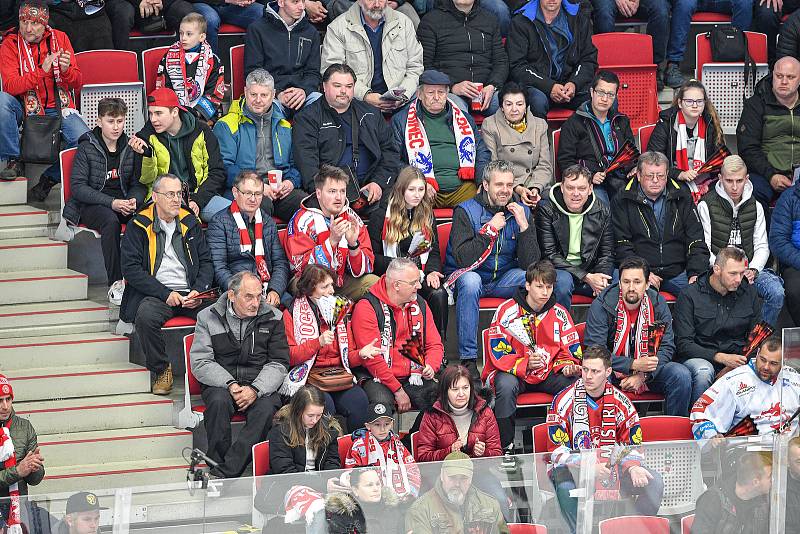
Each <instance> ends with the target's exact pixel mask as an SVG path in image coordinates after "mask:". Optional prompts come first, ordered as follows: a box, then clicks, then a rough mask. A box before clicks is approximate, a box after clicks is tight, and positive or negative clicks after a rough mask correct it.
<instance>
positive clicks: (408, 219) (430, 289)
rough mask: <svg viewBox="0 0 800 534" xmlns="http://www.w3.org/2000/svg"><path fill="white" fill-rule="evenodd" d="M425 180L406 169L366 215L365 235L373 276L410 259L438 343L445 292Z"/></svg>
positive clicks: (444, 316) (444, 327)
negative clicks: (372, 260)
mask: <svg viewBox="0 0 800 534" xmlns="http://www.w3.org/2000/svg"><path fill="white" fill-rule="evenodd" d="M426 190H427V188H426V182H425V176H424V175H423V174H422V172H420V171H419V170H418V169H415V168H414V167H406V168H404V169H403V170H402V171H400V174H399V175H398V176H397V180H396V181H395V184H394V187H393V188H392V191H391V193H390V194H389V196H388V197H387V198H386V199H385V200H384V202H383V203H381V206H380V208H379V209H377V210H375V212H374V213H373V214H371V215H370V218H369V223H368V226H367V229H368V231H369V237H370V242H371V243H372V251H373V252H374V254H375V268H374V271H373V272H374V273H375V274H376V275H382V274H384V273H385V272H386V268H387V267H388V266H389V263H390V262H391V261H392V259H394V258H401V257H410V258H411V259H413V260H414V262H415V263H416V264H417V266H418V267H419V268H420V271H422V274H423V276H424V279H423V280H422V289H421V290H420V295H422V298H424V299H425V302H427V303H428V305H429V306H430V307H431V313H432V314H433V319H434V321H435V322H436V328H437V329H438V330H439V335H440V336H441V337H442V339H444V338H445V332H446V331H447V292H446V291H445V289H444V286H443V285H442V282H444V275H443V274H442V259H441V255H440V251H439V236H438V233H437V230H436V219H435V218H434V216H433V203H432V200H431V199H430V198H429V197H428V196H427V195H426V194H425V193H426Z"/></svg>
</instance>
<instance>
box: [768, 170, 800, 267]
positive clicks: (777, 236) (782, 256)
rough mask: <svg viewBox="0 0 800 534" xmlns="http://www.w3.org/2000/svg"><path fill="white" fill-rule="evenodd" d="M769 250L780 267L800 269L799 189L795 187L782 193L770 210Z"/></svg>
mask: <svg viewBox="0 0 800 534" xmlns="http://www.w3.org/2000/svg"><path fill="white" fill-rule="evenodd" d="M769 249H770V250H771V251H772V253H773V254H775V257H776V258H778V261H779V262H780V264H781V265H782V266H783V265H785V266H788V267H792V268H793V269H800V189H798V186H797V185H794V186H792V187H790V188H789V189H787V190H786V191H784V192H783V193H782V194H781V196H780V198H779V199H778V203H777V204H775V209H774V210H772V221H771V222H770V227H769Z"/></svg>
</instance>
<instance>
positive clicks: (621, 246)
mask: <svg viewBox="0 0 800 534" xmlns="http://www.w3.org/2000/svg"><path fill="white" fill-rule="evenodd" d="M666 187H667V198H666V200H665V202H666V206H665V207H664V231H663V235H662V230H661V229H660V228H659V227H658V224H657V223H656V216H655V213H654V212H653V208H651V207H650V206H649V205H648V204H647V202H646V201H645V199H644V195H643V194H642V192H641V190H640V188H639V180H637V179H636V178H633V179H631V181H629V182H628V185H626V186H625V189H624V190H623V191H620V192H619V193H618V194H617V196H616V197H614V200H613V202H612V203H611V213H613V214H614V218H613V222H614V234H615V237H616V240H617V242H616V256H617V258H616V260H617V265H619V263H621V262H622V260H624V259H625V258H628V257H630V256H640V257H642V258H644V259H645V260H646V261H647V264H648V265H649V266H650V271H651V272H652V273H654V274H656V275H658V276H660V277H662V278H664V279H669V278H674V277H675V276H678V275H679V274H680V273H682V272H683V271H686V275H687V276H689V277H691V276H695V275H699V274H701V273H704V272H705V271H706V270H708V264H709V254H708V247H706V242H705V239H704V236H703V225H702V224H701V223H700V216H699V215H698V214H697V209H696V208H695V205H694V201H693V200H692V197H691V196H690V195H689V190H688V189H687V188H686V187H685V186H682V185H680V184H679V183H678V182H675V181H674V180H668V181H667V186H666Z"/></svg>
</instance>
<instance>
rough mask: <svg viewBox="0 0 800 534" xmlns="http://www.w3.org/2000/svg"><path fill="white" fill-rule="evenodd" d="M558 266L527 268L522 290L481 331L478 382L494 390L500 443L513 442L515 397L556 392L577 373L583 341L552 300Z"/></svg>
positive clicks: (566, 314) (540, 264)
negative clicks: (484, 360)
mask: <svg viewBox="0 0 800 534" xmlns="http://www.w3.org/2000/svg"><path fill="white" fill-rule="evenodd" d="M555 281H556V269H555V267H553V264H552V262H550V261H549V260H540V261H538V262H536V263H535V264H533V265H531V266H530V267H528V270H527V272H526V273H525V289H522V288H520V289H519V290H517V293H516V294H515V295H514V297H513V298H510V299H508V300H506V301H505V302H503V303H502V304H500V306H499V307H498V308H497V311H496V312H495V314H494V317H493V318H492V324H491V326H490V327H489V328H488V329H487V330H485V331H484V334H483V335H484V339H483V343H484V349H483V353H484V355H486V356H485V359H486V364H485V365H484V366H483V374H482V375H481V381H482V382H488V383H489V385H490V386H491V387H493V389H494V393H495V404H494V414H495V416H496V417H497V426H498V427H499V429H500V443H501V445H502V446H503V449H508V448H509V446H510V445H511V444H512V443H513V441H514V412H515V411H516V409H517V396H519V394H520V393H523V392H526V391H541V392H544V393H549V394H551V395H555V394H556V393H558V392H559V391H561V390H562V389H564V388H565V387H567V386H570V385H572V383H573V382H574V381H575V378H576V377H577V376H578V375H579V374H580V361H581V343H580V339H579V338H578V331H577V330H576V329H575V322H574V321H573V320H572V317H571V316H570V314H569V311H567V310H566V308H564V307H563V306H561V305H560V304H557V303H556V300H555V296H554V295H553V285H554V284H555Z"/></svg>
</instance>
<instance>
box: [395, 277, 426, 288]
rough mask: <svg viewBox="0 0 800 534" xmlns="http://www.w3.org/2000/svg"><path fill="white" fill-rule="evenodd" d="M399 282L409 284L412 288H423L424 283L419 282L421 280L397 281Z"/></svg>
mask: <svg viewBox="0 0 800 534" xmlns="http://www.w3.org/2000/svg"><path fill="white" fill-rule="evenodd" d="M396 281H397V282H403V283H404V284H408V285H410V286H411V287H417V286H422V282H420V281H419V278H415V279H414V280H411V281H408V280H396Z"/></svg>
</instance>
